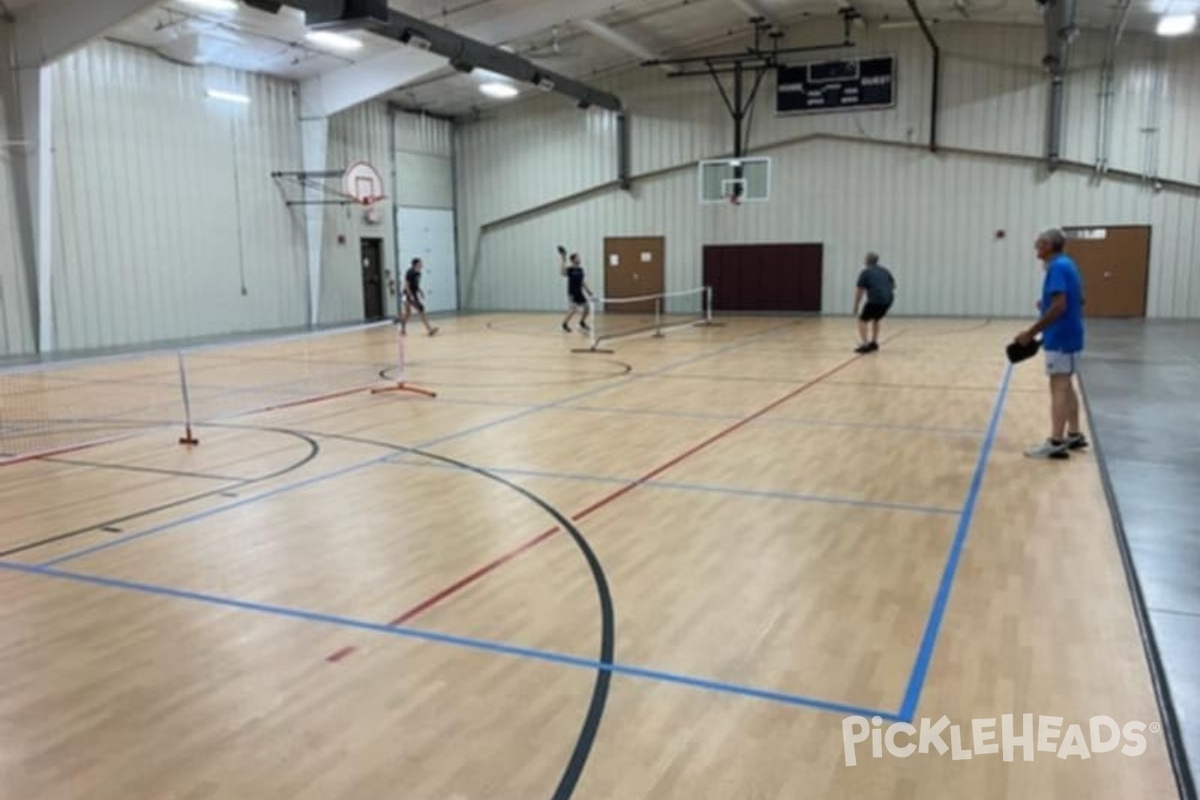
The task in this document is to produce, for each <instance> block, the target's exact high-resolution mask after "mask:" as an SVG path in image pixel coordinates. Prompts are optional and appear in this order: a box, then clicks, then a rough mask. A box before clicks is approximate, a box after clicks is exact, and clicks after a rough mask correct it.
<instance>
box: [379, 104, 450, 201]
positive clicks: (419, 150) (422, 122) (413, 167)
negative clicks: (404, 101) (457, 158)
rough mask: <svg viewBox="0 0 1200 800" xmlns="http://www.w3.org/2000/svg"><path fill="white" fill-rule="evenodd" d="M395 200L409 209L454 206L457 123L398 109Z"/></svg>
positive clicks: (394, 124)
mask: <svg viewBox="0 0 1200 800" xmlns="http://www.w3.org/2000/svg"><path fill="white" fill-rule="evenodd" d="M392 125H393V131H394V134H393V135H394V137H395V147H396V151H395V153H394V154H393V157H394V160H395V161H394V164H393V167H394V170H395V178H396V187H395V191H396V203H397V204H398V205H400V206H405V207H410V208H454V124H453V123H452V122H450V121H448V120H443V119H437V118H435V117H430V116H426V115H423V114H413V113H409V112H405V111H395V112H394V113H393V116H392Z"/></svg>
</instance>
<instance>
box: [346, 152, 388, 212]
mask: <svg viewBox="0 0 1200 800" xmlns="http://www.w3.org/2000/svg"><path fill="white" fill-rule="evenodd" d="M342 192H343V194H345V195H346V197H347V198H349V199H353V200H354V201H355V202H357V203H358V204H359V205H362V206H373V205H375V204H376V203H378V202H380V201H381V200H384V199H385V198H384V194H383V176H382V175H380V174H379V170H377V169H375V167H373V166H371V165H370V164H368V163H367V162H366V161H356V162H354V163H353V164H351V165H350V166H348V167H346V172H345V174H344V175H343V176H342Z"/></svg>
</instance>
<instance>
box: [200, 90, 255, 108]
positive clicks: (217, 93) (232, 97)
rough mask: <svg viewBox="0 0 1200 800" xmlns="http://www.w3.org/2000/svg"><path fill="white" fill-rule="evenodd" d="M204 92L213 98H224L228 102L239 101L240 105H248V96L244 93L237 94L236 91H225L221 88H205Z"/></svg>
mask: <svg viewBox="0 0 1200 800" xmlns="http://www.w3.org/2000/svg"><path fill="white" fill-rule="evenodd" d="M204 93H205V94H206V95H208V96H209V97H211V98H212V99H213V100H224V101H226V102H228V103H241V104H242V105H248V104H249V103H250V98H249V97H247V96H246V95H244V94H238V93H237V92H226V91H223V90H221V89H205V90H204Z"/></svg>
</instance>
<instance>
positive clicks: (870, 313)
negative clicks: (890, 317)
mask: <svg viewBox="0 0 1200 800" xmlns="http://www.w3.org/2000/svg"><path fill="white" fill-rule="evenodd" d="M891 307H892V304H891V303H887V304H886V305H885V304H883V303H867V305H866V306H865V307H864V308H863V310H862V314H860V315H859V317H858V318H859V319H860V320H862V321H863V322H878V321H879V320H881V319H883V318H884V317H886V316H887V313H888V311H889V310H890V309H891Z"/></svg>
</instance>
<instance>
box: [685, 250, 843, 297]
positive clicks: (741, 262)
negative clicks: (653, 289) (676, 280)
mask: <svg viewBox="0 0 1200 800" xmlns="http://www.w3.org/2000/svg"><path fill="white" fill-rule="evenodd" d="M824 256H825V248H824V246H823V245H820V244H731V245H712V244H710V245H705V247H704V285H705V286H711V287H712V290H713V307H714V308H715V309H716V310H718V311H762V312H766V311H793V312H809V313H811V312H819V311H820V310H821V292H822V282H823V266H822V265H823V261H824Z"/></svg>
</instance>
